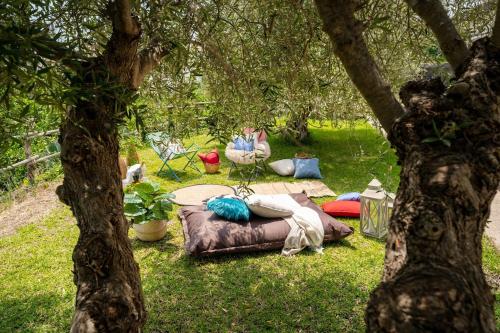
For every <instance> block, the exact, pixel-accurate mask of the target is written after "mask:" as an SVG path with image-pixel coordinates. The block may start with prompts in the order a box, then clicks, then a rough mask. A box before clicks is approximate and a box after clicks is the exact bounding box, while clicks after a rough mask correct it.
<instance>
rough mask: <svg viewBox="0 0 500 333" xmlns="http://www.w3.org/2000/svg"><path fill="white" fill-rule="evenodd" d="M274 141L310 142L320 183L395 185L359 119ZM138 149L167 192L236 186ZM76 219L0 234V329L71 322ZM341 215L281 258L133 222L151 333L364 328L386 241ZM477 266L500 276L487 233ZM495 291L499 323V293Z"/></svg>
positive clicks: (55, 328)
mask: <svg viewBox="0 0 500 333" xmlns="http://www.w3.org/2000/svg"><path fill="white" fill-rule="evenodd" d="M192 141H194V142H197V143H198V144H200V145H203V146H205V147H204V149H207V150H208V149H209V148H212V147H213V146H214V144H209V145H205V144H204V143H205V142H206V141H207V137H204V136H198V137H194V138H192ZM270 144H271V149H272V152H273V153H272V156H271V159H270V161H273V160H278V159H281V158H289V157H291V156H293V154H294V153H295V152H297V151H299V150H305V149H307V150H308V151H309V152H311V153H313V154H314V155H316V156H317V157H319V158H320V161H321V171H322V174H323V176H324V179H323V181H324V182H325V183H326V184H327V185H328V186H329V187H330V188H331V189H333V190H334V191H335V192H336V193H337V194H340V193H342V192H347V191H362V190H363V189H364V188H365V187H366V185H367V184H368V182H369V181H370V180H371V179H372V178H373V177H377V178H378V179H379V180H381V181H382V183H383V184H384V185H385V187H386V188H388V189H390V190H393V191H394V190H395V189H396V186H397V183H398V172H399V169H398V167H396V165H395V161H396V158H395V156H394V154H393V152H392V151H391V150H389V149H388V146H387V144H385V143H384V140H383V139H382V138H381V137H380V136H379V135H378V134H377V133H376V132H375V131H374V130H373V129H371V128H369V127H367V126H365V125H358V126H357V127H355V128H341V129H332V128H314V129H312V140H311V143H310V144H309V145H308V146H307V147H305V148H302V149H299V148H297V147H295V146H292V145H290V144H288V143H287V142H285V141H283V140H282V139H279V138H271V139H270ZM219 150H220V151H221V152H223V147H222V146H219ZM140 155H141V158H142V159H143V160H144V161H145V162H146V165H147V168H148V177H150V178H151V179H152V180H155V181H158V182H160V183H161V184H162V185H163V187H164V188H165V189H166V190H174V189H176V188H179V187H183V186H186V185H190V184H199V183H216V184H230V185H233V184H237V181H236V180H234V179H233V180H228V179H227V172H228V170H229V164H228V163H227V161H226V160H225V158H223V160H224V162H223V164H222V167H221V169H222V170H221V171H222V172H221V173H220V174H216V175H203V176H200V175H198V174H196V173H195V172H193V171H188V172H185V173H184V172H180V173H179V175H180V177H181V178H182V179H183V182H182V183H178V182H175V181H172V180H170V179H166V178H159V177H156V176H155V175H154V173H155V171H156V170H158V168H159V167H160V165H161V162H160V160H159V159H158V158H157V157H156V155H155V153H154V152H153V151H152V150H151V149H144V150H142V151H141V152H140ZM182 162H183V161H182V160H180V161H175V163H174V164H173V165H174V166H178V167H179V166H180V165H181V164H182ZM199 166H200V167H202V165H201V163H200V164H199ZM283 180H290V181H292V180H293V179H292V178H282V177H279V176H277V175H272V174H271V171H268V174H266V175H265V177H261V178H259V179H258V181H283ZM324 200H327V199H323V200H317V202H318V203H320V202H322V201H324ZM73 220H74V219H73V217H72V216H71V213H70V211H69V209H67V208H62V209H56V210H54V211H53V212H52V213H51V215H50V216H49V217H48V218H46V219H45V220H44V221H43V222H42V223H41V224H38V225H29V226H26V227H23V228H22V229H20V230H19V231H18V233H17V234H16V235H13V236H8V237H3V238H0V258H2V260H1V261H0V286H1V288H0V332H67V331H68V329H69V325H70V321H71V315H72V311H73V302H74V300H73V299H74V294H75V287H74V285H73V282H72V274H71V268H72V261H71V253H72V249H73V246H74V244H75V242H76V240H77V237H78V229H77V227H76V226H75V224H74V222H73ZM343 222H345V223H346V224H348V225H350V226H353V227H354V228H355V230H356V232H355V234H354V235H352V236H350V237H348V238H347V239H345V240H343V241H341V242H337V243H333V244H330V245H327V246H326V247H325V251H324V255H317V254H314V253H311V252H309V251H307V250H304V251H302V252H301V253H299V254H298V255H296V256H294V257H282V256H281V255H280V253H279V251H274V252H266V253H261V254H251V255H238V256H224V257H219V258H215V259H203V260H200V259H193V258H190V257H187V256H186V255H185V253H184V249H183V236H182V231H181V226H180V223H179V221H178V218H177V217H176V216H173V223H172V224H171V226H170V230H169V232H168V234H167V237H166V238H165V239H164V240H162V241H159V242H155V243H144V242H141V241H137V240H135V238H134V234H133V230H131V231H130V237H131V239H132V244H133V247H134V253H135V257H136V260H137V261H138V262H139V265H140V267H141V275H142V281H143V288H144V293H145V297H146V302H147V308H148V312H149V319H148V323H147V325H146V332H262V331H280V332H359V331H364V322H363V315H364V314H363V311H364V308H365V304H366V302H367V300H368V296H369V293H370V290H371V289H372V288H373V287H374V286H375V285H376V284H377V283H378V281H379V279H380V276H381V273H382V265H383V257H384V243H383V242H380V241H377V240H373V239H370V238H365V237H363V236H361V235H360V234H359V221H358V220H343ZM484 267H485V269H486V270H487V271H488V272H490V273H493V274H496V275H500V256H499V254H498V252H496V251H495V250H494V249H493V248H492V246H491V244H489V242H486V241H485V251H484ZM496 296H497V303H496V313H497V322H498V321H499V319H500V303H499V301H498V299H499V298H500V294H499V293H498V291H497V295H496Z"/></svg>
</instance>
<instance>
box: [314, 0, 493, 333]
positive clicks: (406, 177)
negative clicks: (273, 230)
mask: <svg viewBox="0 0 500 333" xmlns="http://www.w3.org/2000/svg"><path fill="white" fill-rule="evenodd" d="M406 2H407V3H408V5H409V6H410V7H411V8H412V9H413V10H414V11H415V12H416V13H417V14H418V15H419V16H420V17H421V18H422V19H423V21H424V22H425V23H426V24H427V25H428V26H429V27H430V28H431V30H432V31H433V33H434V34H435V36H436V38H437V40H438V42H439V45H440V47H441V50H442V51H443V54H444V55H445V57H446V59H447V60H448V61H449V62H450V64H451V65H452V67H453V69H454V72H455V76H456V77H457V80H456V81H455V82H454V83H453V84H452V85H451V86H450V87H448V88H446V87H444V85H443V84H442V82H441V81H440V80H431V81H425V80H422V81H414V82H409V83H407V84H406V85H405V86H404V87H403V88H402V89H401V93H400V97H401V100H402V101H403V104H404V108H403V107H402V106H400V105H399V102H398V101H397V100H396V99H395V98H394V96H393V95H392V92H391V89H390V85H389V84H388V83H387V82H386V81H385V80H384V79H383V77H382V75H381V74H380V71H379V69H378V67H377V64H376V63H375V61H374V59H373V58H372V57H371V55H370V52H369V50H368V47H367V46H366V43H365V41H364V38H363V29H364V24H363V23H362V22H360V21H359V20H358V19H357V18H356V16H355V12H356V11H357V10H359V8H361V7H362V6H361V2H357V1H351V0H316V4H317V7H318V11H319V13H320V16H321V18H322V20H323V23H324V29H325V31H326V32H327V33H328V35H329V36H330V39H331V40H332V44H333V50H334V53H335V54H336V55H337V56H338V57H339V58H340V60H341V61H342V64H343V65H344V67H345V68H346V71H347V73H348V74H349V77H350V78H351V79H352V81H353V83H354V84H355V85H356V87H357V89H358V90H359V91H360V92H361V94H362V95H363V97H364V98H365V99H366V101H367V102H368V104H369V105H370V107H371V108H372V110H373V111H374V113H375V115H376V116H377V118H378V119H379V120H380V122H381V124H382V126H383V127H384V129H385V130H387V131H388V132H389V140H390V141H391V143H392V145H393V147H395V148H396V150H397V155H398V157H399V163H400V164H401V165H402V170H401V177H400V186H399V189H398V194H397V197H396V202H395V208H394V214H393V216H392V218H391V221H390V228H389V235H388V239H387V244H386V258H385V268H384V276H383V280H382V283H381V284H380V286H379V287H377V288H376V289H375V290H374V291H373V293H372V295H371V298H370V302H369V304H368V307H367V310H366V317H365V320H366V324H367V331H369V332H494V331H495V317H494V311H493V301H494V299H493V295H492V293H491V290H490V288H489V287H488V285H487V283H486V280H485V277H484V273H483V270H482V246H481V240H482V236H483V232H484V228H485V225H486V219H487V218H488V215H489V207H490V203H491V201H492V198H493V196H494V194H495V193H496V190H497V187H498V183H499V180H500V175H499V171H500V110H499V105H500V49H499V48H500V34H497V33H495V32H498V31H499V30H500V27H499V26H500V18H499V17H498V16H497V18H496V22H495V25H494V29H493V31H494V33H493V36H492V38H491V39H482V40H479V41H477V42H476V43H474V45H473V46H472V48H471V49H470V50H468V49H467V48H466V46H465V43H464V42H463V40H462V39H461V37H460V35H459V34H458V32H457V30H456V29H455V27H454V26H453V23H452V21H451V19H450V18H449V17H448V16H447V11H446V9H445V8H444V7H443V4H442V3H441V1H439V0H421V1H416V0H407V1H406ZM499 6H500V1H499ZM497 14H498V10H497ZM395 119H398V120H396V121H395Z"/></svg>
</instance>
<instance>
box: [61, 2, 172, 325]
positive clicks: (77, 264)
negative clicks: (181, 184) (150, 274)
mask: <svg viewBox="0 0 500 333" xmlns="http://www.w3.org/2000/svg"><path fill="white" fill-rule="evenodd" d="M107 12H108V13H109V15H110V19H111V20H112V23H113V33H112V35H111V37H110V40H109V41H108V44H107V47H106V51H105V52H104V54H103V55H101V56H98V57H96V58H94V59H92V60H90V61H88V62H85V63H82V64H81V66H79V72H78V73H77V76H76V78H75V79H74V82H73V87H74V88H75V90H76V91H78V92H79V94H78V96H77V101H76V103H75V105H74V106H73V107H72V108H71V109H70V110H69V111H68V113H67V114H66V119H65V121H64V122H63V124H62V126H61V130H60V136H59V142H60V144H61V162H62V165H63V169H64V182H63V185H62V186H60V187H58V189H57V194H58V196H59V198H60V199H61V201H63V202H64V203H66V204H67V205H69V206H70V207H71V210H72V212H73V214H74V216H75V217H76V220H77V225H78V228H79V229H80V235H79V238H78V243H77V244H76V246H75V249H74V252H73V262H74V270H73V273H74V282H75V284H76V286H77V295H76V304H75V314H74V316H73V323H72V326H71V331H72V332H140V331H141V330H142V326H143V325H144V323H145V321H146V311H145V307H144V299H143V295H142V289H141V282H140V275H139V267H138V265H137V263H136V262H135V261H134V256H133V253H132V248H131V244H130V240H129V239H128V228H129V225H128V222H127V220H126V218H125V216H124V214H123V190H122V182H121V176H120V170H119V166H118V153H119V146H118V131H117V126H118V123H119V122H120V121H121V120H122V118H123V117H124V115H125V108H126V107H127V105H126V103H127V96H130V94H132V93H133V91H135V90H136V89H137V88H138V87H139V85H140V83H141V82H142V81H143V79H144V76H145V75H146V74H147V73H148V72H150V71H151V70H152V69H153V68H154V67H156V66H157V65H158V64H159V62H160V60H161V59H162V58H163V57H164V56H165V55H167V54H168V53H169V52H170V51H171V49H172V48H173V47H175V45H174V44H173V43H170V44H169V45H168V46H167V47H159V46H157V45H149V46H148V47H146V48H145V49H143V50H141V51H140V52H138V48H139V41H140V37H141V27H140V24H139V22H138V19H137V17H135V16H133V15H132V13H131V9H130V0H115V1H112V2H110V3H109V7H108V8H107Z"/></svg>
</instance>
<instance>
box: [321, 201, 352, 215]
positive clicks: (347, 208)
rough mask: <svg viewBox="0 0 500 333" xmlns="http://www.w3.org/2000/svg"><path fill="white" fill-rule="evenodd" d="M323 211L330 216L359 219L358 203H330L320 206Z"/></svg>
mask: <svg viewBox="0 0 500 333" xmlns="http://www.w3.org/2000/svg"><path fill="white" fill-rule="evenodd" d="M321 208H323V211H324V212H325V213H327V214H328V215H331V216H344V217H359V211H360V209H361V203H360V202H359V201H330V202H326V203H324V204H323V205H321Z"/></svg>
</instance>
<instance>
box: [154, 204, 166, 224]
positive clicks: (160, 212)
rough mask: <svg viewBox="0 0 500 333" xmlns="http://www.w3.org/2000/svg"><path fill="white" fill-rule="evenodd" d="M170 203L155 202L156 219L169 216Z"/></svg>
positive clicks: (163, 218)
mask: <svg viewBox="0 0 500 333" xmlns="http://www.w3.org/2000/svg"><path fill="white" fill-rule="evenodd" d="M168 210H169V209H168V204H166V203H165V202H163V201H158V202H156V203H155V204H154V206H153V209H152V212H153V217H154V219H155V220H165V219H167V218H168V214H167V211H168Z"/></svg>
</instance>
